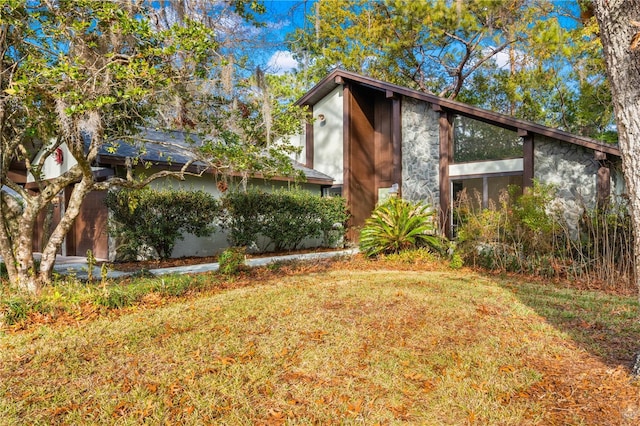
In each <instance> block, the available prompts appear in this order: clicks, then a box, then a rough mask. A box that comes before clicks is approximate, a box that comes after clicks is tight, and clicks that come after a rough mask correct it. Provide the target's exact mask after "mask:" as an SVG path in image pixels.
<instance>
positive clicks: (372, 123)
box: [297, 69, 624, 238]
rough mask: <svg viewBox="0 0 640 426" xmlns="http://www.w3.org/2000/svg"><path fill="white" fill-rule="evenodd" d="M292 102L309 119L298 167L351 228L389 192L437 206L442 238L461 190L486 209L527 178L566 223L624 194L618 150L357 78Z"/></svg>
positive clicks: (346, 75)
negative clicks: (319, 176)
mask: <svg viewBox="0 0 640 426" xmlns="http://www.w3.org/2000/svg"><path fill="white" fill-rule="evenodd" d="M297 104H298V105H301V106H307V107H308V108H309V110H310V111H311V112H312V115H313V120H312V121H310V122H309V123H307V125H306V129H305V137H304V138H303V141H304V142H303V143H302V145H303V146H302V148H303V150H302V153H301V156H300V158H299V160H300V161H301V162H302V163H303V164H304V165H305V166H306V167H308V168H311V169H315V170H318V171H319V172H322V173H325V174H327V175H329V176H331V177H333V178H334V180H335V183H334V186H333V187H332V188H330V189H328V190H327V192H333V193H339V194H342V195H343V196H344V197H345V198H346V200H347V205H348V206H349V207H350V210H351V214H352V221H351V226H352V227H354V228H355V229H357V227H359V226H361V225H362V224H363V223H364V221H365V219H366V218H367V217H369V215H370V213H371V211H372V210H373V208H374V207H375V206H376V203H378V202H379V201H381V200H383V199H384V198H385V197H387V196H388V195H389V193H390V192H397V193H399V194H400V195H401V196H402V197H403V198H405V199H408V200H414V201H426V202H429V203H431V204H432V205H433V206H435V207H437V208H438V209H439V211H440V220H441V224H442V227H443V230H444V232H446V233H447V234H450V232H451V229H452V223H453V214H452V206H453V203H454V201H455V199H456V196H457V194H459V193H460V191H462V190H465V189H466V190H477V191H478V193H479V194H481V196H482V203H483V206H485V207H486V206H487V205H488V203H489V201H490V200H496V199H497V197H498V194H499V193H500V191H501V190H502V189H505V188H507V187H508V186H509V185H519V186H521V187H523V188H526V187H530V186H532V185H533V181H534V179H535V180H537V181H539V182H541V183H549V184H554V185H556V188H557V191H558V197H559V202H560V203H562V205H563V208H564V209H565V211H566V213H567V215H569V216H570V215H572V214H573V215H574V217H575V215H578V216H579V215H580V212H581V207H580V206H581V205H583V203H584V205H586V206H588V207H592V206H595V205H596V203H598V202H602V201H604V200H607V199H609V197H610V196H612V195H620V194H621V193H622V191H623V187H624V184H623V178H622V173H621V172H620V164H621V159H620V151H619V149H618V148H617V146H614V145H610V144H605V143H602V142H600V141H597V140H594V139H590V138H587V137H582V136H578V135H574V134H570V133H567V132H564V131H562V130H558V129H553V128H549V127H545V126H542V125H539V124H536V123H533V122H529V121H525V120H519V119H516V118H513V117H510V116H507V115H503V114H499V113H496V112H491V111H487V110H484V109H481V108H477V107H474V106H470V105H466V104H463V103H460V102H456V101H452V100H449V99H443V98H440V97H437V96H435V95H432V94H428V93H424V92H420V91H416V90H412V89H408V88H406V87H401V86H398V85H394V84H390V83H386V82H383V81H379V80H376V79H373V78H369V77H365V76H362V75H359V74H355V73H351V72H347V71H344V70H340V69H336V70H334V71H332V72H331V73H330V74H329V75H327V76H326V77H325V78H324V79H323V80H322V81H320V82H319V83H318V84H317V85H316V86H314V87H313V88H312V89H311V90H309V91H308V92H307V93H306V94H305V95H304V96H303V97H302V98H301V99H299V100H298V101H297ZM352 229H353V228H352ZM351 237H352V238H353V237H355V233H354V232H352V233H351Z"/></svg>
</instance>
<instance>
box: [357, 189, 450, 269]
mask: <svg viewBox="0 0 640 426" xmlns="http://www.w3.org/2000/svg"><path fill="white" fill-rule="evenodd" d="M437 229H438V228H437V225H436V219H435V217H434V211H433V209H431V207H429V206H426V205H423V204H420V203H412V202H409V201H405V200H402V199H401V198H397V197H391V198H389V199H388V200H387V201H385V202H384V203H383V204H381V205H379V206H378V207H376V208H375V209H374V210H373V212H372V213H371V217H370V218H368V219H367V220H366V221H365V224H364V226H363V228H362V229H361V231H360V251H361V252H362V253H363V254H364V255H365V256H368V257H370V256H376V255H378V254H390V253H399V252H401V251H403V250H410V249H415V248H419V247H426V248H429V249H432V250H434V251H436V252H442V250H443V249H444V244H443V240H442V238H441V237H440V236H438V235H437Z"/></svg>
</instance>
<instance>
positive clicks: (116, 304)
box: [95, 285, 144, 309]
mask: <svg viewBox="0 0 640 426" xmlns="http://www.w3.org/2000/svg"><path fill="white" fill-rule="evenodd" d="M143 295H144V292H143V291H141V289H140V287H137V286H131V285H122V286H120V285H116V286H111V287H109V288H107V289H105V290H104V291H103V292H101V293H99V294H98V295H97V296H96V298H95V303H96V304H97V305H99V306H104V307H105V308H109V309H122V308H126V307H127V306H131V305H133V304H134V303H136V302H138V301H139V300H140V299H141V298H142V296H143Z"/></svg>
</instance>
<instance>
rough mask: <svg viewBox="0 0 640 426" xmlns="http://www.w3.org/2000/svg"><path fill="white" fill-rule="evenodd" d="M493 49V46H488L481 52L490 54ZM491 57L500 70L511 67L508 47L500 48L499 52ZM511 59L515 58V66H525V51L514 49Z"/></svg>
mask: <svg viewBox="0 0 640 426" xmlns="http://www.w3.org/2000/svg"><path fill="white" fill-rule="evenodd" d="M493 49H494V47H493V46H489V47H488V48H486V49H484V50H483V51H482V53H483V54H485V55H487V54H490V53H492V52H493ZM492 59H493V61H494V62H495V64H496V65H497V66H498V68H500V69H501V70H509V69H511V57H510V54H509V50H508V49H505V50H501V51H500V52H497V53H495V54H494V55H493V58H492ZM513 59H514V60H515V65H516V68H521V67H523V66H526V62H527V55H526V53H525V52H523V51H521V50H517V49H516V50H515V51H514V52H513Z"/></svg>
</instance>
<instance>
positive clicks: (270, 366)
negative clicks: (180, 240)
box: [0, 255, 640, 425]
mask: <svg viewBox="0 0 640 426" xmlns="http://www.w3.org/2000/svg"><path fill="white" fill-rule="evenodd" d="M173 279H174V278H172V277H165V278H163V279H159V278H153V277H150V278H140V279H136V280H131V281H128V282H126V283H109V284H107V285H106V288H105V289H102V288H100V285H97V286H96V287H94V288H93V289H92V290H91V291H92V292H100V291H109V290H111V289H112V288H115V287H116V286H120V287H125V286H133V287H136V286H139V287H145V286H146V287H154V286H155V287H154V289H156V290H157V289H160V288H161V284H164V286H165V287H169V286H171V284H170V283H171V282H172V280H173ZM163 280H165V281H163ZM181 280H183V282H184V283H186V284H185V287H186V288H188V287H189V285H188V283H189V282H190V280H192V281H193V282H192V284H193V286H194V287H195V288H196V290H194V291H185V292H178V293H176V295H174V294H170V293H161V292H160V291H159V290H158V291H156V290H153V291H148V292H146V293H145V294H144V295H143V296H140V297H139V299H138V300H137V301H135V302H133V303H131V304H130V305H129V306H127V307H124V308H120V309H114V308H115V306H114V307H111V308H109V307H107V306H103V308H102V309H103V310H95V309H94V310H93V311H92V312H90V313H89V312H88V311H89V310H88V308H87V306H95V305H87V304H86V303H84V302H82V301H76V303H77V304H78V305H79V306H84V307H85V311H82V310H79V312H78V314H77V315H75V316H71V315H67V316H64V315H62V316H59V317H58V318H59V320H58V321H53V322H52V323H50V324H48V323H47V321H38V320H37V319H38V318H37V316H36V318H32V319H31V322H27V323H26V324H25V325H24V326H22V327H13V328H12V327H4V328H3V330H2V332H0V419H1V420H0V423H2V424H21V423H23V422H24V419H29V421H30V422H31V423H33V424H96V423H100V424H137V423H143V422H146V423H152V424H160V423H171V424H176V423H190V424H195V423H197V424H285V423H286V424H315V423H325V424H327V423H336V422H338V423H342V424H401V423H411V424H500V425H507V424H514V425H523V424H525V425H526V424H637V423H638V421H639V420H640V395H639V394H640V392H639V388H638V385H637V382H636V381H634V380H632V379H631V377H630V376H629V371H628V366H629V364H630V363H631V358H632V354H633V350H635V349H637V348H635V347H634V345H635V344H636V342H637V341H638V337H639V336H640V326H639V324H638V321H637V314H636V312H637V311H638V303H637V300H636V298H635V297H626V296H620V295H615V294H606V293H603V292H594V291H583V290H574V289H571V288H567V287H559V286H554V285H549V284H541V283H529V282H527V281H526V280H523V279H521V278H520V279H515V278H514V279H511V278H508V277H506V278H505V277H503V278H500V277H490V276H484V275H480V274H477V273H474V272H472V271H469V270H456V271H452V270H449V269H447V268H445V267H442V266H441V265H439V264H437V263H436V262H433V261H432V260H431V259H428V258H427V257H425V256H423V255H418V256H414V257H412V256H408V255H403V256H395V257H392V258H391V259H389V260H378V261H365V260H357V259H356V260H350V261H347V260H341V261H338V262H333V263H331V262H319V263H315V264H278V265H276V266H274V267H270V268H263V269H260V270H254V271H250V272H243V273H241V274H239V275H236V276H233V277H230V278H224V279H223V277H221V276H220V275H215V274H205V275H197V276H192V277H184V278H182V279H181ZM58 291H59V293H60V296H59V297H60V298H65V297H71V295H72V294H77V293H74V292H71V290H69V294H68V295H67V294H63V293H64V288H63V287H60V288H59V290H58ZM83 312H84V314H83ZM41 315H44V314H41Z"/></svg>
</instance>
